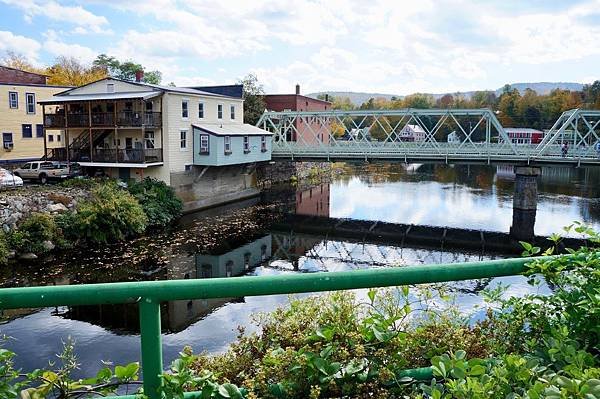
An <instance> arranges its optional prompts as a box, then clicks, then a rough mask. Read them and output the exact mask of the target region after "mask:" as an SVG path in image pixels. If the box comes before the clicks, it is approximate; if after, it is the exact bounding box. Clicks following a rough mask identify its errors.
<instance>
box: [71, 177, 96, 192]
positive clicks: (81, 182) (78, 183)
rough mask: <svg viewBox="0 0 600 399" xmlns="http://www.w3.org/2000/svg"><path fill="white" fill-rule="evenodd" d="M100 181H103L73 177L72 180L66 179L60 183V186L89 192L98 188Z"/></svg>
mask: <svg viewBox="0 0 600 399" xmlns="http://www.w3.org/2000/svg"><path fill="white" fill-rule="evenodd" d="M102 180H103V179H92V178H89V177H75V178H73V179H67V180H64V181H62V182H60V185H61V186H63V187H67V188H82V189H85V190H91V189H92V188H94V187H96V186H98V185H99V184H100V182H101V181H102ZM104 180H106V179H104Z"/></svg>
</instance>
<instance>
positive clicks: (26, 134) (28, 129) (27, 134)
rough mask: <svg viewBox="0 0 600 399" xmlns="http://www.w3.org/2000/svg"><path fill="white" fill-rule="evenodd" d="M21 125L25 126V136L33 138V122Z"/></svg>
mask: <svg viewBox="0 0 600 399" xmlns="http://www.w3.org/2000/svg"><path fill="white" fill-rule="evenodd" d="M21 126H22V128H23V138H31V137H32V136H31V124H27V125H21Z"/></svg>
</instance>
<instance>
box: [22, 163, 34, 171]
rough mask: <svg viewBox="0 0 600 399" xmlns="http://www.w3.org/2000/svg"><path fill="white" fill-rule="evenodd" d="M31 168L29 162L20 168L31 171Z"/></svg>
mask: <svg viewBox="0 0 600 399" xmlns="http://www.w3.org/2000/svg"><path fill="white" fill-rule="evenodd" d="M32 166H33V165H32V163H31V162H27V163H26V164H25V165H23V166H21V169H31V167H32Z"/></svg>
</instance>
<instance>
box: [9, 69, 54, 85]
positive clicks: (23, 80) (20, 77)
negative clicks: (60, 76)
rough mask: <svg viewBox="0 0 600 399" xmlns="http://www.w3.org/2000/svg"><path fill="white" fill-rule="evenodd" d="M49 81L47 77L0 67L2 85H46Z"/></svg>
mask: <svg viewBox="0 0 600 399" xmlns="http://www.w3.org/2000/svg"><path fill="white" fill-rule="evenodd" d="M47 79H48V77H47V76H46V75H42V74H39V73H33V72H27V71H22V70H20V69H14V68H9V67H5V66H1V65H0V83H17V84H32V85H45V84H46V82H47Z"/></svg>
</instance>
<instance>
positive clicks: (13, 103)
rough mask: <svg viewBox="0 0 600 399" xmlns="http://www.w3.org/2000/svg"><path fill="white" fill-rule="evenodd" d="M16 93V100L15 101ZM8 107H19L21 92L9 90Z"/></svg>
mask: <svg viewBox="0 0 600 399" xmlns="http://www.w3.org/2000/svg"><path fill="white" fill-rule="evenodd" d="M13 94H14V97H15V98H14V101H13V98H12V97H13ZM8 108H10V109H19V92H18V91H9V92H8Z"/></svg>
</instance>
